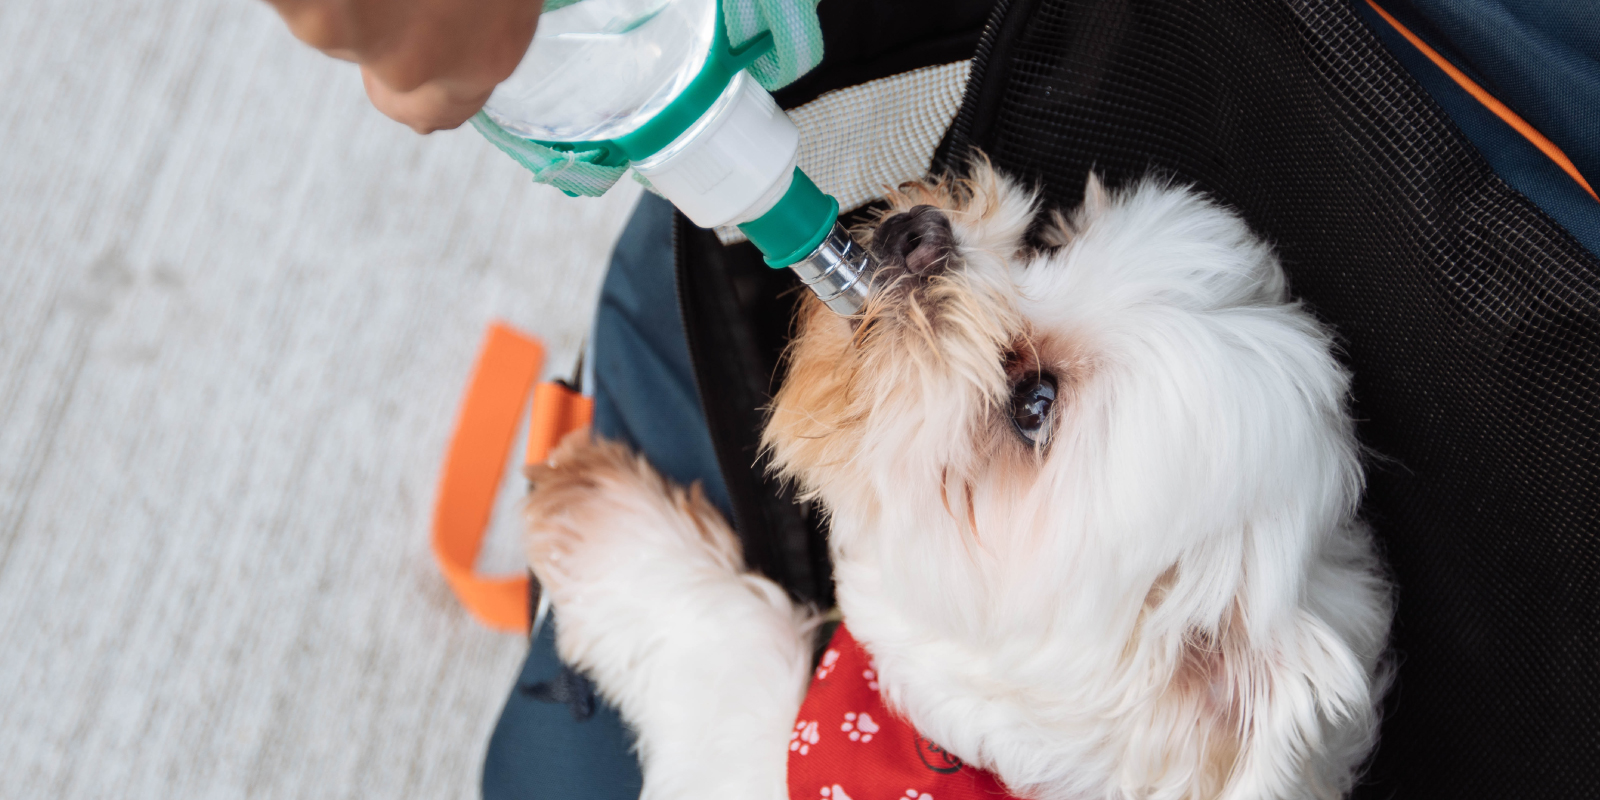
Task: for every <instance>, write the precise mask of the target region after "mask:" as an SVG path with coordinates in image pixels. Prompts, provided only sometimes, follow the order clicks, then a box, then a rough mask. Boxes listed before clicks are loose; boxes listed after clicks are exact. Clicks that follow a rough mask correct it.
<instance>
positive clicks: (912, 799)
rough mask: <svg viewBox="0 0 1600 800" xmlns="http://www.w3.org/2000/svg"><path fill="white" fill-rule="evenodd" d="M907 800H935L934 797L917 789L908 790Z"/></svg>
mask: <svg viewBox="0 0 1600 800" xmlns="http://www.w3.org/2000/svg"><path fill="white" fill-rule="evenodd" d="M906 800H933V795H931V794H927V793H925V792H919V791H917V790H916V789H907V790H906Z"/></svg>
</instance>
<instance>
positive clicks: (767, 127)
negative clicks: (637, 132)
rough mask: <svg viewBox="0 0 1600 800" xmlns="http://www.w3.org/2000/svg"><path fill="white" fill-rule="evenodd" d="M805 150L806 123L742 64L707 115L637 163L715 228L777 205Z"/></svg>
mask: <svg viewBox="0 0 1600 800" xmlns="http://www.w3.org/2000/svg"><path fill="white" fill-rule="evenodd" d="M799 151H800V131H799V129H798V128H796V127H795V126H794V123H793V122H790V121H789V117H788V115H786V114H784V113H783V109H781V108H778V104H777V103H776V102H774V101H773V99H772V95H769V94H767V92H766V90H765V89H762V88H761V86H760V85H759V84H757V83H756V82H755V81H754V80H751V79H750V77H749V76H748V75H747V74H745V73H744V72H740V73H739V74H738V75H735V76H734V78H733V80H732V81H730V82H729V83H728V88H727V89H724V90H723V92H722V96H720V97H718V98H717V102H716V103H713V104H712V106H711V108H710V109H708V110H707V111H706V113H705V115H704V116H702V117H701V118H700V119H699V121H697V122H696V123H695V124H694V125H693V126H692V127H690V128H689V129H688V130H686V131H684V132H683V134H682V135H680V136H679V137H678V138H677V139H674V140H673V141H672V143H671V144H669V145H667V146H666V147H664V148H662V149H661V151H660V152H658V153H656V154H655V155H652V156H650V157H649V158H647V159H644V160H643V161H635V162H634V163H633V168H634V169H635V170H638V172H639V174H640V175H643V176H644V177H645V179H646V180H648V181H650V185H651V186H653V187H655V189H656V191H658V192H660V193H661V194H662V196H663V197H666V198H667V199H668V200H670V201H672V204H673V205H675V206H677V207H678V210H680V211H682V212H683V213H684V215H685V216H687V217H688V218H689V219H690V220H691V221H693V222H694V224H696V225H699V226H700V227H702V228H714V227H717V226H718V225H727V224H730V223H733V224H737V223H741V222H749V221H750V220H753V219H755V218H757V217H759V216H761V215H762V214H765V213H766V212H767V211H768V210H769V209H771V208H772V206H773V205H775V204H776V203H777V202H778V199H779V198H781V197H783V193H784V192H786V191H788V189H789V183H790V181H792V180H793V178H794V167H795V162H796V158H797V156H798V153H799Z"/></svg>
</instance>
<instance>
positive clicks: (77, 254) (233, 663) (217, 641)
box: [0, 0, 638, 798]
mask: <svg viewBox="0 0 1600 800" xmlns="http://www.w3.org/2000/svg"><path fill="white" fill-rule="evenodd" d="M0 87H4V91H5V93H6V99H5V102H4V103H3V104H0V796H3V797H5V798H78V797H84V798H89V797H94V798H102V797H118V798H124V797H150V798H158V797H159V798H230V797H252V798H257V797H259V798H276V797H284V798H288V797H295V798H305V797H316V798H340V797H374V798H407V797H418V798H446V797H472V796H475V794H476V781H477V775H478V769H479V762H480V759H481V757H482V753H483V749H484V744H485V741H486V739H487V736H488V733H489V730H490V728H491V726H492V725H493V722H494V719H495V716H496V714H497V713H498V711H499V705H500V702H501V701H502V700H503V698H504V695H505V692H506V691H507V689H508V687H509V685H510V683H511V681H512V680H513V677H514V674H515V672H516V668H517V665H518V663H519V660H520V657H521V655H522V652H523V645H522V643H521V642H520V641H518V639H517V637H514V636H505V635H501V634H496V633H492V632H489V631H486V630H483V629H480V628H479V627H477V626H476V625H475V624H474V623H473V622H472V621H471V620H470V619H469V618H467V617H466V615H465V614H464V613H463V612H462V611H460V610H459V609H458V608H457V607H456V605H455V603H454V601H453V600H452V598H451V596H450V595H449V593H448V591H447V589H446V588H445V585H444V583H443V582H442V581H441V580H440V579H439V577H438V575H437V573H436V572H435V570H434V567H433V564H432V562H431V560H430V555H429V551H428V548H427V534H428V522H429V515H430V512H431V507H432V503H433V499H434V490H435V483H436V480H437V472H438V468H439V463H440V459H441V456H442V453H443V451H444V447H445V443H446V440H447V438H448V436H449V433H450V429H451V426H452V424H453V421H454V416H455V413H456V405H457V402H458V401H459V399H460V393H461V390H462V388H463V385H464V382H465V380H466V377H467V375H468V371H469V370H470V368H471V365H472V358H473V355H474V353H475V352H476V348H477V345H478V342H479V338H480V336H481V334H482V331H483V327H484V325H485V324H486V323H487V322H488V321H489V320H490V319H492V318H495V317H502V318H505V319H507V320H509V321H511V322H512V323H514V324H516V325H518V326H519V327H521V328H523V329H524V330H528V331H530V332H533V333H536V334H538V335H540V336H542V337H543V338H544V339H545V340H546V342H547V343H548V344H549V345H550V348H551V350H552V363H551V366H552V367H554V368H560V369H564V368H566V366H567V365H568V364H570V362H571V360H572V358H573V355H574V353H575V352H576V348H577V346H578V344H579V340H580V338H581V336H582V333H583V330H584V328H585V327H586V325H587V323H588V319H589V316H590V314H591V313H592V306H593V302H594V297H595V293H596V291H597V288H598V281H599V277H600V270H601V269H602V267H603V264H604V259H605V255H606V253H607V252H608V250H609V248H610V245H611V242H612V241H613V239H614V237H615V236H616V234H617V232H618V231H619V230H620V227H621V225H622V223H623V221H624V218H625V216H626V214H627V212H628V210H629V207H630V206H631V204H632V202H633V201H634V199H635V198H636V197H637V194H638V190H637V187H634V186H633V185H632V184H631V182H630V183H629V184H627V185H625V186H623V187H619V191H614V192H613V193H612V195H611V196H609V197H607V198H604V199H602V200H598V201H597V200H572V199H568V198H565V197H563V196H561V195H559V194H558V193H556V192H554V191H553V190H550V189H547V188H544V187H537V186H533V185H531V184H530V183H529V182H528V181H527V179H526V178H525V177H524V176H523V174H522V173H521V170H520V168H519V167H517V166H516V165H515V164H514V163H512V162H511V161H510V160H509V159H507V158H506V157H504V156H502V155H501V154H500V153H498V152H497V151H495V150H494V149H493V148H492V147H490V146H489V145H488V144H486V143H485V142H483V141H482V140H481V139H480V138H479V137H478V136H477V134H476V133H474V132H473V131H471V130H470V129H469V130H464V131H456V132H451V133H445V134H437V135H434V136H430V137H426V138H423V137H418V136H415V135H413V134H411V133H410V132H409V131H407V130H405V129H404V128H402V127H400V126H398V125H396V124H394V123H391V122H389V121H388V120H386V119H384V118H382V117H381V116H380V115H379V114H377V112H375V111H373V110H372V109H371V108H370V106H368V105H367V103H366V101H365V98H364V96H363V95H362V93H361V89H360V82H359V79H358V77H357V74H356V71H355V69H354V68H353V67H352V66H350V65H348V64H341V63H338V62H334V61H332V60H329V59H327V58H325V57H322V56H321V55H319V54H317V53H315V52H312V51H310V50H309V49H307V48H305V47H303V46H301V45H299V44H298V43H297V42H295V41H294V40H293V39H292V38H290V36H289V35H288V33H287V32H286V30H285V29H284V28H283V26H282V24H281V23H279V22H278V20H277V18H276V17H275V16H274V15H273V14H272V12H271V11H270V9H268V8H267V7H266V6H265V5H264V4H261V3H258V2H252V1H250V0H227V2H218V0H119V1H118V2H115V3H108V2H104V1H103V0H10V2H6V3H0ZM508 485H514V481H508ZM502 501H503V502H502V503H501V506H502V508H501V510H500V513H499V514H498V515H497V520H496V534H495V535H496V537H497V541H496V543H495V545H494V546H493V548H492V552H490V553H488V554H486V556H485V559H486V561H487V562H488V564H487V565H488V566H490V567H502V568H515V566H516V563H517V555H516V548H515V546H514V544H513V543H512V542H511V539H512V537H513V536H514V529H513V521H512V520H511V519H510V516H511V515H510V513H509V512H510V509H511V503H512V502H513V501H512V499H511V498H510V496H509V493H508V494H507V496H505V497H503V498H502Z"/></svg>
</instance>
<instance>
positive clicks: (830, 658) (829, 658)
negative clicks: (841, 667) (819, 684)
mask: <svg viewBox="0 0 1600 800" xmlns="http://www.w3.org/2000/svg"><path fill="white" fill-rule="evenodd" d="M838 661H839V651H838V650H832V649H830V650H828V652H826V653H823V654H822V663H821V664H818V665H817V680H819V681H820V680H822V679H823V678H826V677H828V675H829V674H831V673H832V672H833V665H834V664H836V663H838Z"/></svg>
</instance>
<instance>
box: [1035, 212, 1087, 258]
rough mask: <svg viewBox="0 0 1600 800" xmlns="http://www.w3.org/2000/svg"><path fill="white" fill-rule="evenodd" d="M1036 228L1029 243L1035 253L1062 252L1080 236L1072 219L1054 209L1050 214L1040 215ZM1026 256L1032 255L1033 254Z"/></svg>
mask: <svg viewBox="0 0 1600 800" xmlns="http://www.w3.org/2000/svg"><path fill="white" fill-rule="evenodd" d="M1035 226H1036V227H1035V228H1034V230H1033V231H1031V232H1030V233H1029V234H1028V243H1029V244H1030V245H1031V246H1032V250H1033V251H1042V252H1048V251H1052V250H1060V249H1061V248H1063V247H1066V246H1067V245H1069V244H1072V240H1073V239H1075V238H1077V236H1078V229H1077V227H1076V226H1074V225H1073V224H1072V219H1071V218H1070V217H1068V216H1067V215H1066V214H1063V213H1061V210H1060V209H1058V208H1052V209H1050V211H1049V213H1046V214H1040V215H1039V216H1038V218H1037V221H1036V222H1035ZM1025 255H1031V253H1028V254H1025Z"/></svg>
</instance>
